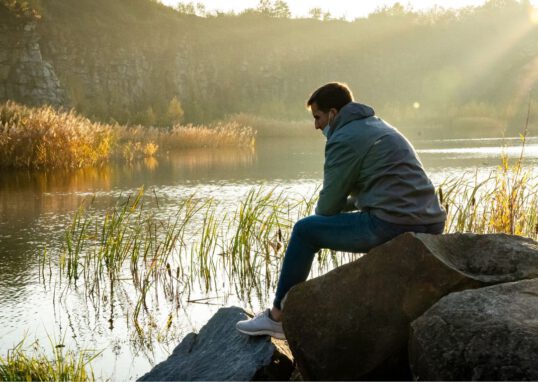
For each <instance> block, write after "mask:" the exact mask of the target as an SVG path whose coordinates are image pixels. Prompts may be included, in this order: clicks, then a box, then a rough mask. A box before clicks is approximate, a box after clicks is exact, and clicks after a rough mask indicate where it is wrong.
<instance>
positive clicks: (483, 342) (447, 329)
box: [409, 279, 538, 381]
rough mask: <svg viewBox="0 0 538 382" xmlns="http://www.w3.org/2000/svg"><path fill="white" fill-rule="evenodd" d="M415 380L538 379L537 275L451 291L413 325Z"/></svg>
mask: <svg viewBox="0 0 538 382" xmlns="http://www.w3.org/2000/svg"><path fill="white" fill-rule="evenodd" d="M409 358H410V361H411V368H412V370H413V376H414V377H415V379H417V380H490V381H495V380H503V381H514V380H517V381H520V380H533V381H536V380H538V279H533V280H525V281H519V282H514V283H506V284H500V285H495V286H490V287H487V288H481V289H475V290H467V291H463V292H458V293H452V294H449V295H448V296H446V297H444V298H442V299H441V300H440V301H439V302H437V303H436V304H435V305H434V306H433V307H431V308H430V309H429V310H428V311H427V312H426V313H425V314H424V315H422V316H421V317H420V318H418V319H417V320H415V321H414V322H413V323H412V325H411V335H410V344H409Z"/></svg>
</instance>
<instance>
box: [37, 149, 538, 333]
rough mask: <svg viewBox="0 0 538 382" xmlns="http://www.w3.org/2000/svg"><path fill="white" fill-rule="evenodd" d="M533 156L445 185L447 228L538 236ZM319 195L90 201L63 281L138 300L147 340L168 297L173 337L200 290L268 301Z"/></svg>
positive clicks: (256, 192) (139, 327) (70, 240)
mask: <svg viewBox="0 0 538 382" xmlns="http://www.w3.org/2000/svg"><path fill="white" fill-rule="evenodd" d="M523 158H524V156H523V155H522V156H521V157H520V158H519V160H517V161H516V163H515V164H511V163H509V161H508V159H507V158H506V157H503V159H502V160H501V165H500V166H499V168H498V169H496V170H495V171H493V172H492V173H491V174H490V175H489V176H487V177H485V178H479V176H478V173H475V174H470V175H472V176H460V177H458V178H452V179H446V180H445V181H444V182H442V183H441V185H440V186H439V188H438V193H439V198H440V200H441V202H442V204H443V206H444V207H445V209H446V210H447V213H448V219H447V226H446V230H445V231H446V232H450V233H451V232H474V233H494V232H495V233H497V232H504V233H512V234H518V235H524V236H528V237H531V238H534V239H536V238H537V236H538V226H537V224H538V212H537V206H538V185H537V184H538V182H537V180H538V179H537V178H536V175H532V173H531V172H530V171H529V170H526V169H525V167H524V165H523ZM317 191H318V190H315V191H314V192H313V193H311V194H309V195H303V196H299V197H296V198H292V197H290V196H289V195H287V194H286V193H285V192H284V191H278V190H277V189H267V188H265V187H255V188H252V189H251V190H250V191H249V192H248V193H247V194H246V195H245V196H244V197H242V198H241V200H240V202H239V204H238V206H237V208H236V209H234V210H223V209H222V208H220V207H219V205H218V203H217V202H216V201H214V200H213V199H206V200H200V199H197V198H196V197H195V195H194V194H193V195H187V196H185V197H184V198H182V199H181V200H178V201H177V204H176V205H175V206H174V208H173V209H172V210H170V208H168V209H166V210H163V209H162V206H161V202H159V198H158V197H157V195H155V194H154V195H153V198H152V197H150V196H148V195H144V192H143V190H140V191H139V192H138V193H137V194H136V195H134V196H131V197H127V198H126V199H124V200H122V201H120V202H119V203H118V204H117V205H116V206H114V207H113V208H112V209H111V210H109V211H107V212H106V213H105V214H104V217H103V216H101V212H97V211H93V210H92V209H91V203H89V206H85V207H84V208H81V209H80V210H79V212H77V213H76V214H75V215H74V217H73V223H72V225H71V226H70V228H69V230H68V232H67V233H66V244H65V246H64V252H63V254H62V259H61V262H60V265H61V266H60V273H61V275H60V280H64V281H65V282H66V283H67V286H68V287H74V286H76V285H79V286H84V288H85V290H86V293H87V295H88V296H90V297H91V298H92V299H94V300H95V299H97V300H98V299H103V298H105V297H106V298H110V297H109V296H111V295H112V294H111V293H110V290H111V289H113V288H115V289H118V290H122V288H123V289H125V290H129V293H127V292H126V294H129V295H130V296H131V299H132V304H131V305H130V306H131V311H129V312H128V313H127V314H126V317H128V319H129V320H130V324H131V325H130V326H131V327H133V328H134V329H135V332H136V335H137V336H138V337H139V338H141V339H145V340H147V339H149V338H151V333H153V331H154V330H155V328H156V326H157V322H159V317H157V316H156V315H155V312H156V311H158V310H161V311H163V310H164V309H163V299H164V301H166V302H167V304H168V306H169V312H168V315H167V317H166V320H164V326H165V327H164V328H162V330H160V331H159V332H158V333H159V334H158V336H159V338H160V339H163V340H165V339H166V337H167V335H168V334H169V333H170V332H171V331H170V330H169V329H170V325H172V322H173V321H174V318H175V317H176V316H175V314H176V312H177V309H179V307H180V306H181V305H183V304H187V303H188V302H189V301H192V300H191V297H190V296H191V292H192V291H194V290H196V291H201V292H202V293H205V294H206V295H208V294H209V293H211V292H221V293H222V292H223V291H225V292H227V293H235V294H236V295H237V296H239V297H240V298H241V299H242V300H243V301H246V302H247V303H251V301H252V298H253V297H256V298H257V299H258V300H259V301H267V299H268V298H269V296H270V294H271V293H272V291H273V290H274V288H275V287H276V283H277V281H278V275H279V269H280V267H281V262H282V258H283V255H284V253H285V250H286V247H287V243H288V241H289V237H290V234H291V230H292V227H293V224H294V222H295V221H297V220H298V219H300V218H302V217H305V216H308V215H310V214H311V213H312V211H313V208H314V206H315V204H316V201H317V193H318V192H317ZM150 202H151V203H152V207H151V208H148V207H147V206H148V204H150ZM44 256H45V255H44ZM46 256H47V257H44V258H43V260H42V267H43V269H42V271H41V273H42V274H43V275H44V274H45V272H44V267H45V264H46V262H49V264H50V257H51V256H50V254H47V255H46ZM359 256H360V254H351V253H337V252H335V251H330V250H323V251H321V252H320V254H319V256H317V259H316V263H315V265H316V266H317V267H316V268H314V270H315V271H316V270H317V273H324V272H327V271H328V270H330V269H332V268H334V267H336V266H339V265H342V264H344V263H347V262H350V261H353V260H355V259H357V258H358V257H359ZM49 268H50V265H49ZM77 283H78V284H77ZM223 286H224V290H223ZM106 288H108V290H107V289H106ZM161 321H162V320H161Z"/></svg>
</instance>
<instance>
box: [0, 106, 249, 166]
mask: <svg viewBox="0 0 538 382" xmlns="http://www.w3.org/2000/svg"><path fill="white" fill-rule="evenodd" d="M255 137H256V132H255V131H254V130H253V129H252V128H251V127H248V126H244V125H240V124H239V123H237V122H222V123H216V124H213V125H207V126H206V125H199V126H194V125H186V126H181V125H176V126H173V127H171V128H155V127H143V126H131V127H129V126H121V125H117V124H116V125H110V124H102V123H96V122H92V121H90V120H89V119H87V118H85V117H82V116H81V115H79V114H77V113H76V112H75V111H73V110H71V111H59V110H56V109H54V108H53V107H51V106H42V107H36V108H32V107H27V106H23V105H20V104H17V103H15V102H13V101H7V102H5V103H2V104H0V166H1V167H12V168H28V169H52V168H81V167H88V166H97V165H100V164H102V163H104V162H107V161H108V160H110V159H111V158H115V159H122V160H125V161H127V162H133V161H135V160H139V159H143V158H152V157H154V156H156V155H157V154H158V153H159V152H160V150H161V151H162V150H165V151H171V150H181V149H186V148H201V147H206V148H221V147H249V148H252V147H253V146H254V145H255V142H256V139H255Z"/></svg>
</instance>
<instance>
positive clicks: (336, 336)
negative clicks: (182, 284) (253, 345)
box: [283, 233, 538, 380]
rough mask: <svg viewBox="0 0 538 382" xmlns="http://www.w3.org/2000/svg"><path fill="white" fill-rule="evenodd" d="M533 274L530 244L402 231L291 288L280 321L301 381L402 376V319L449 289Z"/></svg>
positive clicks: (405, 369)
mask: <svg viewBox="0 0 538 382" xmlns="http://www.w3.org/2000/svg"><path fill="white" fill-rule="evenodd" d="M534 277H538V246H537V243H536V242H534V241H532V240H530V239H525V238H522V237H517V236H509V235H474V234H451V235H427V234H412V233H406V234H403V235H401V236H399V237H397V238H395V239H394V240H392V241H390V242H388V243H385V244H383V245H381V246H379V247H377V248H374V249H372V250H371V251H370V252H369V253H368V254H366V255H364V256H363V257H361V258H360V259H358V260H357V261H355V262H352V263H350V264H347V265H344V266H341V267H339V268H336V269H335V270H333V271H331V272H329V273H327V274H326V275H324V276H322V277H318V278H316V279H312V280H308V281H306V282H305V283H302V284H299V285H297V286H295V287H294V288H292V289H291V291H290V292H289V294H288V297H287V301H286V304H285V307H284V316H283V325H284V331H285V332H286V337H287V340H288V343H289V346H290V349H291V350H292V353H293V356H294V358H295V361H296V362H297V365H298V367H299V369H300V371H301V374H302V375H303V376H304V378H305V379H325V380H335V379H348V380H349V379H353V380H356V379H388V380H394V379H408V378H411V373H410V369H409V364H408V358H407V344H408V338H409V324H410V323H411V322H412V321H413V320H415V319H416V318H418V317H419V316H420V315H422V314H423V313H424V312H425V311H426V310H427V309H428V308H430V307H431V306H432V305H433V304H434V303H435V302H437V301H438V300H439V299H440V298H442V297H443V296H445V295H447V294H448V293H451V292H454V291H460V290H464V289H470V288H478V287H483V286H486V285H489V284H494V283H501V282H506V281H515V280H519V279H524V278H534Z"/></svg>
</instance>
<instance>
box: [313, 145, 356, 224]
mask: <svg viewBox="0 0 538 382" xmlns="http://www.w3.org/2000/svg"><path fill="white" fill-rule="evenodd" d="M358 161H359V158H358V156H357V153H356V152H355V150H354V149H353V147H351V146H350V145H349V144H348V143H347V142H342V141H335V142H330V143H328V144H327V148H326V152H325V165H324V169H323V188H322V190H321V192H320V193H319V200H318V204H317V206H316V215H325V216H330V215H336V214H338V213H340V212H342V211H343V210H344V209H345V207H346V201H347V197H348V195H349V194H350V192H351V188H352V184H353V182H354V181H355V180H356V173H355V170H356V168H357V166H358Z"/></svg>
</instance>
